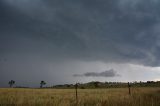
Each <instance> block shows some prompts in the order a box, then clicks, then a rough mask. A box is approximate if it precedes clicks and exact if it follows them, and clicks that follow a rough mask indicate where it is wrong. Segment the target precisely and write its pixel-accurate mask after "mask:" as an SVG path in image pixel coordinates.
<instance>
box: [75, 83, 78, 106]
mask: <svg viewBox="0 0 160 106" xmlns="http://www.w3.org/2000/svg"><path fill="white" fill-rule="evenodd" d="M77 88H78V84H77V83H76V85H75V89H76V106H77V105H78V94H77Z"/></svg>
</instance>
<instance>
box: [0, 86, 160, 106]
mask: <svg viewBox="0 0 160 106" xmlns="http://www.w3.org/2000/svg"><path fill="white" fill-rule="evenodd" d="M131 91H132V94H131V95H128V89H127V88H111V89H78V106H160V88H132V89H131ZM8 105H13V106H76V100H75V90H74V89H19V88H11V89H9V88H1V89H0V106H8Z"/></svg>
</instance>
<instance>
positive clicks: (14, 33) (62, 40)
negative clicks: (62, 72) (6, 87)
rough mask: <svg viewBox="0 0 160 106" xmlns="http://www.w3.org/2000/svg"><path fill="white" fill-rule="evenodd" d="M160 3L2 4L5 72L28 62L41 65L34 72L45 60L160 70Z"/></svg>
mask: <svg viewBox="0 0 160 106" xmlns="http://www.w3.org/2000/svg"><path fill="white" fill-rule="evenodd" d="M159 5H160V1H159V0H92V1H90V0H67V1H66V0H0V60H1V61H0V66H3V67H1V68H0V71H2V72H3V74H5V75H8V73H10V70H12V69H9V68H7V69H6V67H9V66H12V65H13V66H17V67H14V70H16V72H17V73H18V72H19V71H21V70H22V67H19V66H18V64H20V63H22V62H26V60H27V62H26V63H24V64H23V65H24V67H27V65H26V66H25V64H28V63H30V64H32V63H33V64H34V62H33V61H36V62H35V63H36V64H37V67H36V66H34V68H33V67H32V66H31V67H32V68H33V69H29V67H27V68H28V70H29V72H31V73H32V71H33V70H41V69H43V68H44V67H43V65H40V64H42V63H41V61H43V64H44V65H45V64H49V63H51V62H56V61H59V60H61V61H64V60H65V61H71V60H72V61H73V60H80V61H91V62H92V61H103V62H106V63H112V62H113V63H132V64H141V65H147V66H159V65H160V61H159V60H160V55H159V54H160V53H159V50H160V43H159V42H160V36H159V35H160V31H159V28H160V6H159ZM4 59H6V60H7V61H2V60H4ZM14 60H16V62H14ZM4 64H5V65H4ZM38 66H39V67H38ZM6 70H8V71H6ZM31 70H32V71H31ZM44 70H45V69H44ZM45 71H46V73H47V72H48V71H47V70H45ZM44 73H45V72H43V74H44ZM39 74H41V73H39ZM5 75H2V74H1V76H0V77H2V79H5V78H3V77H6V76H5ZM28 76H29V75H28ZM40 76H41V75H40ZM42 76H43V75H42ZM6 78H7V77H6ZM12 79H13V78H12Z"/></svg>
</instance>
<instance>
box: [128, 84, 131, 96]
mask: <svg viewBox="0 0 160 106" xmlns="http://www.w3.org/2000/svg"><path fill="white" fill-rule="evenodd" d="M130 87H131V85H130V83H129V82H128V90H129V95H131V89H130Z"/></svg>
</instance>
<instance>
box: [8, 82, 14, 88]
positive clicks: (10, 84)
mask: <svg viewBox="0 0 160 106" xmlns="http://www.w3.org/2000/svg"><path fill="white" fill-rule="evenodd" d="M8 84H9V86H10V88H11V87H13V85H14V84H15V81H14V80H11V81H9V82H8Z"/></svg>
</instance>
